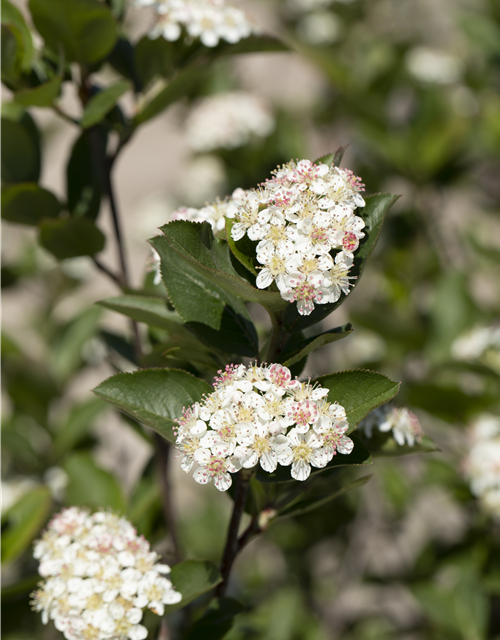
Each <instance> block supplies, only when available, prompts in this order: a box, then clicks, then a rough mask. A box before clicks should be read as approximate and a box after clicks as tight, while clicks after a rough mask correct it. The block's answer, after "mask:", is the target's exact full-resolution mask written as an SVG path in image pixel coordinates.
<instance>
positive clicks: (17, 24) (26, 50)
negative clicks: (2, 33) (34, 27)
mask: <svg viewBox="0 0 500 640" xmlns="http://www.w3.org/2000/svg"><path fill="white" fill-rule="evenodd" d="M2 24H4V25H7V26H10V27H14V28H15V29H16V30H17V31H18V32H19V34H20V37H21V41H22V50H23V55H22V62H21V66H22V69H23V70H24V71H29V70H30V68H31V61H32V59H33V53H34V49H33V40H32V38H31V33H30V30H29V29H28V27H27V26H26V22H25V20H24V18H23V14H22V13H21V12H20V11H19V9H18V8H17V7H15V6H14V5H13V4H12V3H11V2H9V0H2Z"/></svg>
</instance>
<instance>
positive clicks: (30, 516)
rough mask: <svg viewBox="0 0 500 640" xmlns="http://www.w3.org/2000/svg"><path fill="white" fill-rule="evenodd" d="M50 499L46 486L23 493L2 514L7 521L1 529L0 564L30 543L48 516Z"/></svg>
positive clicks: (16, 555) (10, 559)
mask: <svg viewBox="0 0 500 640" xmlns="http://www.w3.org/2000/svg"><path fill="white" fill-rule="evenodd" d="M51 504H52V499H51V497H50V491H49V489H48V488H47V487H37V488H36V489H33V490H32V491H30V492H29V493H27V494H25V495H24V496H23V497H22V498H21V499H20V500H19V501H18V502H16V504H15V505H14V506H12V507H11V508H10V509H9V510H8V512H7V513H6V514H5V515H3V516H2V521H6V522H7V526H6V529H5V531H2V564H3V563H4V562H12V561H13V560H15V559H16V558H18V557H19V556H20V555H21V553H22V552H23V551H24V550H25V549H26V548H27V547H28V546H29V545H31V543H32V541H33V538H35V537H36V535H37V534H38V532H39V531H40V529H41V528H42V527H43V525H44V524H45V521H46V520H47V518H48V515H49V512H50V507H51Z"/></svg>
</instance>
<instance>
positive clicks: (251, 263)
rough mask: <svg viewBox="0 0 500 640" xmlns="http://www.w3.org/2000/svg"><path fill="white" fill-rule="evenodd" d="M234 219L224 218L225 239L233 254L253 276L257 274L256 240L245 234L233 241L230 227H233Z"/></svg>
mask: <svg viewBox="0 0 500 640" xmlns="http://www.w3.org/2000/svg"><path fill="white" fill-rule="evenodd" d="M233 225H234V220H231V218H226V239H227V243H228V245H229V248H230V249H231V251H232V252H233V255H234V256H235V257H236V258H237V259H238V260H239V261H240V262H241V264H242V265H243V266H244V267H245V268H246V269H248V271H250V273H253V275H254V276H256V275H258V272H257V268H256V267H257V265H258V262H257V258H256V257H255V256H256V247H257V244H258V243H257V242H254V241H253V240H250V238H249V237H248V236H247V235H246V234H245V235H244V236H243V238H241V240H238V241H237V242H235V241H234V240H233V238H232V236H231V229H232V228H233Z"/></svg>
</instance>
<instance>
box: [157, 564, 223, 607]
mask: <svg viewBox="0 0 500 640" xmlns="http://www.w3.org/2000/svg"><path fill="white" fill-rule="evenodd" d="M168 577H169V580H171V582H172V584H173V585H174V587H175V588H176V589H177V591H179V593H181V594H182V600H181V601H180V602H178V603H177V604H171V605H167V606H166V607H165V613H166V614H168V613H171V612H172V611H175V610H176V609H182V608H183V607H185V606H186V605H188V604H189V603H190V602H192V601H193V600H195V599H196V598H198V596H201V595H202V594H203V593H206V592H207V591H210V590H211V589H213V588H214V587H215V586H217V585H218V584H219V582H221V581H222V578H221V576H220V573H219V571H218V569H217V567H216V566H215V565H214V563H213V562H209V561H208V560H186V561H185V562H180V563H179V564H176V565H175V566H173V567H172V572H171V573H170V575H169V576H168Z"/></svg>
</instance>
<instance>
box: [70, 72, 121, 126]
mask: <svg viewBox="0 0 500 640" xmlns="http://www.w3.org/2000/svg"><path fill="white" fill-rule="evenodd" d="M129 89H130V82H129V81H128V80H120V81H119V82H117V83H115V84H113V85H111V86H110V87H107V88H106V89H103V90H102V91H100V92H99V93H96V95H95V96H92V98H90V100H89V101H88V102H87V104H86V106H85V111H84V112H83V116H82V118H81V120H80V126H81V127H83V128H84V129H87V128H88V127H91V126H93V125H95V124H97V123H98V122H100V121H101V120H102V119H103V118H104V117H105V116H106V114H107V113H109V111H111V109H112V108H113V107H114V106H115V104H116V103H117V102H118V100H119V99H120V98H121V97H122V95H123V94H124V93H126V92H127V91H128V90H129Z"/></svg>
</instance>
